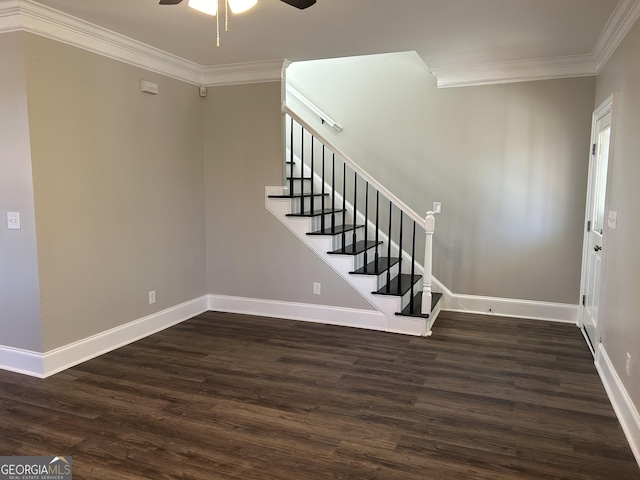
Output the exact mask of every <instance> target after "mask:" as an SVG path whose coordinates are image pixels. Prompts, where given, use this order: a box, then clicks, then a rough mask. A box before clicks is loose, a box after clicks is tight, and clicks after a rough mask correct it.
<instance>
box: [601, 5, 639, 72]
mask: <svg viewBox="0 0 640 480" xmlns="http://www.w3.org/2000/svg"><path fill="white" fill-rule="evenodd" d="M638 18H640V0H620V1H619V2H618V5H617V6H616V9H615V10H614V11H613V13H612V14H611V17H609V20H608V22H607V24H606V26H605V27H604V30H603V31H602V34H601V35H600V38H599V39H598V42H597V43H596V46H595V48H594V49H593V53H592V56H593V61H594V63H595V64H596V66H597V69H598V70H597V71H598V73H600V70H602V68H603V67H604V66H605V64H606V63H607V61H608V60H609V58H611V55H613V53H614V52H615V51H616V48H618V46H619V45H620V43H621V42H622V40H624V37H626V35H627V33H629V30H631V28H632V27H633V25H634V24H635V23H636V20H638Z"/></svg>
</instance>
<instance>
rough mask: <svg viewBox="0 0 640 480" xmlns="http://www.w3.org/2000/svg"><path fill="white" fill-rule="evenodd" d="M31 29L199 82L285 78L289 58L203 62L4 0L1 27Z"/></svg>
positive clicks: (24, 0) (27, 0)
mask: <svg viewBox="0 0 640 480" xmlns="http://www.w3.org/2000/svg"><path fill="white" fill-rule="evenodd" d="M14 31H25V32H29V33H32V34H35V35H39V36H41V37H45V38H49V39H52V40H56V41H58V42H61V43H65V44H67V45H72V46H74V47H78V48H82V49H83V50H88V51H90V52H93V53H97V54H99V55H102V56H105V57H108V58H111V59H114V60H118V61H121V62H124V63H128V64H130V65H133V66H136V67H140V68H144V69H145V70H149V71H152V72H156V73H160V74H162V75H166V76H168V77H172V78H176V79H178V80H182V81H184V82H187V83H192V84H194V85H199V86H217V85H231V84H236V83H257V82H268V81H279V80H280V79H281V77H282V68H283V63H284V60H274V61H266V62H252V63H242V64H235V65H220V66H208V67H205V66H202V65H199V64H197V63H194V62H190V61H188V60H185V59H183V58H180V57H178V56H176V55H172V54H170V53H167V52H164V51H162V50H159V49H157V48H155V47H152V46H150V45H146V44H144V43H142V42H139V41H137V40H134V39H132V38H129V37H126V36H124V35H121V34H118V33H115V32H112V31H110V30H107V29H106V28H103V27H100V26H99V25H95V24H93V23H90V22H87V21H85V20H82V19H80V18H77V17H74V16H71V15H68V14H66V13H62V12H60V11H58V10H55V9H53V8H50V7H47V6H44V5H41V4H39V3H37V2H35V1H33V0H0V33H5V32H14Z"/></svg>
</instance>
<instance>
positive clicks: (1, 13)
mask: <svg viewBox="0 0 640 480" xmlns="http://www.w3.org/2000/svg"><path fill="white" fill-rule="evenodd" d="M20 29H21V22H20V10H19V9H18V0H0V33H9V32H17V31H19V30H20Z"/></svg>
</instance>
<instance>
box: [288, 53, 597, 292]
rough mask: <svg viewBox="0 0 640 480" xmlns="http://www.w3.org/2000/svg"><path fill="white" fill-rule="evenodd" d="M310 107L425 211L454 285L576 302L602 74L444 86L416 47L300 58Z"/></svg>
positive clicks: (295, 77) (438, 259)
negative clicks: (436, 209)
mask: <svg viewBox="0 0 640 480" xmlns="http://www.w3.org/2000/svg"><path fill="white" fill-rule="evenodd" d="M287 80H288V81H291V83H292V84H293V85H294V86H296V87H297V88H298V89H299V90H301V91H302V92H303V93H305V94H306V95H307V96H308V97H309V98H310V99H311V100H312V101H314V102H316V103H317V104H318V106H319V107H320V108H322V109H325V110H326V111H327V113H328V114H329V115H331V116H332V117H334V118H335V120H336V121H338V122H339V123H340V124H341V125H342V126H343V127H344V131H343V132H341V133H336V132H335V131H334V130H332V129H331V128H329V127H328V126H326V125H324V126H323V125H319V122H318V121H317V119H315V118H313V117H312V116H307V118H308V119H309V121H311V122H312V123H315V124H316V125H317V127H318V129H319V130H320V131H321V132H323V133H325V134H326V135H327V136H329V137H331V138H332V140H333V141H334V142H335V143H336V145H337V146H338V147H339V148H341V149H342V150H343V151H345V152H346V153H347V154H348V155H350V156H351V157H352V158H353V159H354V160H355V161H356V162H358V163H359V164H360V165H361V166H363V167H364V168H365V170H367V171H368V172H369V173H370V174H372V175H373V176H374V177H375V178H377V179H378V180H379V181H381V182H382V183H383V184H384V185H385V186H386V187H387V188H389V189H390V190H391V191H392V192H394V193H395V194H396V195H398V196H399V197H400V198H401V199H402V200H403V201H405V202H406V203H407V204H408V205H409V206H411V207H412V208H413V209H414V210H415V211H416V212H418V213H420V214H424V213H425V212H426V211H427V210H429V209H431V208H432V205H433V202H434V201H439V202H442V207H443V214H442V215H439V216H437V218H436V233H435V236H434V249H435V251H434V274H435V276H436V277H437V278H438V279H439V280H440V281H441V282H443V283H444V284H445V285H446V286H447V287H448V288H449V289H451V290H452V291H453V292H454V293H460V294H471V295H486V296H494V297H505V298H516V299H527V300H537V301H547V302H560V303H570V304H576V303H577V301H578V298H579V288H580V268H581V265H580V262H581V249H582V223H583V217H584V203H585V195H586V183H587V166H588V165H587V161H588V149H589V130H590V122H591V112H592V110H593V108H592V107H593V97H594V92H595V79H594V78H575V79H564V80H549V81H538V82H525V83H516V84H507V85H494V86H486V87H471V88H455V89H437V88H436V86H435V84H434V82H433V79H432V78H431V77H430V75H429V73H428V71H427V70H426V67H425V66H424V64H423V63H422V61H421V60H420V58H419V57H418V56H417V55H416V54H415V53H403V54H394V55H384V56H380V55H377V56H369V57H358V58H352V59H336V60H323V61H317V62H302V63H294V64H292V65H291V66H290V67H289V68H288V69H287Z"/></svg>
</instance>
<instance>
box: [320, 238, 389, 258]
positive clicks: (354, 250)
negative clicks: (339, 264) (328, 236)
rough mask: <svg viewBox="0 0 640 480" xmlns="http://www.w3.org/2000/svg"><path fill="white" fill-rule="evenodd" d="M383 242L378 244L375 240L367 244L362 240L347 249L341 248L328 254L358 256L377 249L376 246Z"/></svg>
mask: <svg viewBox="0 0 640 480" xmlns="http://www.w3.org/2000/svg"><path fill="white" fill-rule="evenodd" d="M381 243H382V242H376V241H374V240H368V241H367V242H365V241H364V240H360V241H359V242H356V243H354V244H351V245H347V246H346V247H343V248H339V249H337V250H334V251H332V252H327V253H328V254H329V255H358V254H359V253H362V252H364V251H365V250H368V249H370V248H373V247H375V246H376V245H379V244H381Z"/></svg>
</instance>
